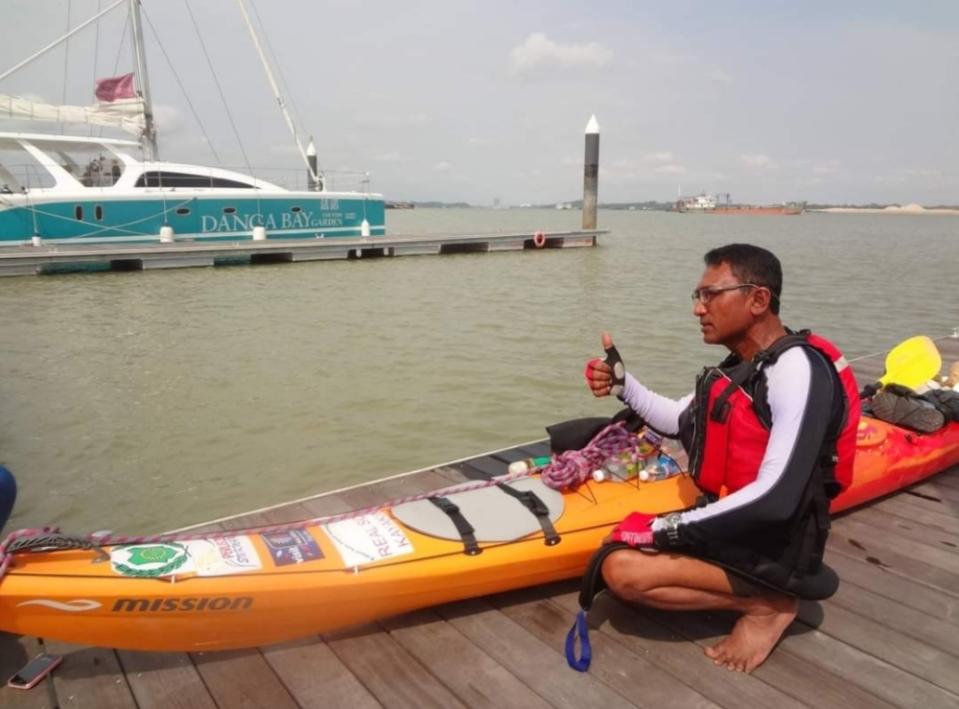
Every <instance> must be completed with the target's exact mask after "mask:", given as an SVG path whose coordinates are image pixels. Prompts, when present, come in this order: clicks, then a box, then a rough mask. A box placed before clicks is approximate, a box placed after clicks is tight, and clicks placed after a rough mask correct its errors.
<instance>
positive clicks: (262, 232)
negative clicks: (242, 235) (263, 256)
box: [253, 226, 266, 241]
mask: <svg viewBox="0 0 959 709" xmlns="http://www.w3.org/2000/svg"><path fill="white" fill-rule="evenodd" d="M253 241H266V227H265V226H255V227H253Z"/></svg>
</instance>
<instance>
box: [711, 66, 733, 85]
mask: <svg viewBox="0 0 959 709" xmlns="http://www.w3.org/2000/svg"><path fill="white" fill-rule="evenodd" d="M704 76H705V77H706V78H707V79H711V80H712V81H716V82H718V83H720V84H731V83H732V82H733V77H731V76H730V75H729V74H727V73H726V70H725V69H723V68H722V67H718V66H714V67H711V68H709V69H707V70H706V71H705V72H704Z"/></svg>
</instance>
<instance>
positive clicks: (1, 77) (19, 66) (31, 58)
mask: <svg viewBox="0 0 959 709" xmlns="http://www.w3.org/2000/svg"><path fill="white" fill-rule="evenodd" d="M129 1H130V0H116V2H115V3H113V4H112V5H110V7H108V8H107V9H106V10H103V11H101V12H98V13H97V14H96V15H94V16H93V17H91V18H90V19H89V20H87V21H86V22H82V23H80V24H79V25H77V26H76V27H74V28H73V29H72V30H70V31H69V32H67V33H66V34H65V35H63V36H62V37H60V38H59V39H55V40H53V41H52V42H51V43H50V44H48V45H47V46H46V47H44V48H43V49H41V50H40V51H38V52H36V53H35V54H32V55H31V56H29V57H27V58H26V59H24V60H23V61H22V62H20V63H19V64H17V65H16V66H14V67H11V68H10V69H7V70H6V71H5V72H3V73H2V74H0V81H3V80H4V79H6V78H7V77H8V76H10V75H11V74H13V73H14V72H17V71H19V70H20V69H22V68H23V67H25V66H26V65H27V64H29V63H30V62H32V61H34V60H35V59H39V58H40V57H42V56H43V55H44V54H46V53H47V52H49V51H50V50H51V49H53V48H54V47H56V46H57V45H59V44H60V43H61V42H63V41H65V40H67V39H68V38H70V37H72V36H73V35H75V34H76V33H77V32H79V31H80V30H82V29H83V28H84V27H86V26H87V25H89V24H90V23H91V22H94V21H96V20H98V19H100V18H101V17H103V16H104V15H106V14H107V13H108V12H110V11H111V10H113V9H114V8H116V7H119V6H120V5H122V4H123V3H125V2H129Z"/></svg>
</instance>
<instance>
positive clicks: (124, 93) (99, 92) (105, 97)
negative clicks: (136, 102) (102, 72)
mask: <svg viewBox="0 0 959 709" xmlns="http://www.w3.org/2000/svg"><path fill="white" fill-rule="evenodd" d="M94 93H95V94H96V97H97V99H98V100H100V101H107V102H109V101H116V100H117V99H121V98H136V95H137V93H136V91H135V90H134V89H133V74H132V73H130V74H124V75H123V76H111V77H109V78H107V79H97V82H96V88H95V89H94Z"/></svg>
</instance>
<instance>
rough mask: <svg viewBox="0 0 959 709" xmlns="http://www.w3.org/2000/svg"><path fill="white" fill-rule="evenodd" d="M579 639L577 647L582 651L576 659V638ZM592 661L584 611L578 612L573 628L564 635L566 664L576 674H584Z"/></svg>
mask: <svg viewBox="0 0 959 709" xmlns="http://www.w3.org/2000/svg"><path fill="white" fill-rule="evenodd" d="M577 637H578V638H579V647H580V650H581V651H582V652H581V654H580V656H579V658H577V657H576V638H577ZM592 659H593V648H592V647H591V646H590V644H589V626H588V625H587V624H586V611H580V612H579V613H577V615H576V621H575V622H574V623H573V627H572V628H570V629H569V632H568V633H567V634H566V662H567V663H569V666H570V667H572V668H573V669H574V670H576V671H577V672H585V671H586V670H588V669H589V663H590V662H591V661H592Z"/></svg>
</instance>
